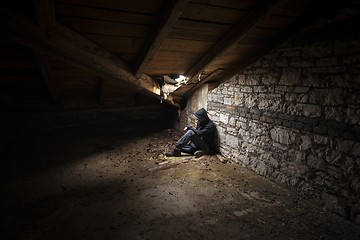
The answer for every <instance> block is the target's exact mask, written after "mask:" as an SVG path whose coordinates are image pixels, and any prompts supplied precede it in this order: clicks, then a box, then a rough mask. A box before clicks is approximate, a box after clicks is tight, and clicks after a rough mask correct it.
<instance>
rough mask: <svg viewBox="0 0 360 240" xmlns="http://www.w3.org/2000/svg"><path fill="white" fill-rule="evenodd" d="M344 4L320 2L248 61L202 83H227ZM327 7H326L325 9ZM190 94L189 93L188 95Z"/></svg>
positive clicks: (323, 0)
mask: <svg viewBox="0 0 360 240" xmlns="http://www.w3.org/2000/svg"><path fill="white" fill-rule="evenodd" d="M343 4H344V2H341V1H340V2H336V1H335V2H333V1H332V2H328V1H326V0H322V1H319V2H318V4H317V6H316V7H315V8H314V9H313V10H312V11H311V12H310V13H308V14H307V15H305V16H303V17H302V18H301V19H300V20H299V21H298V22H297V23H296V24H294V25H293V26H292V27H291V28H288V29H285V30H282V31H281V32H280V33H278V34H277V37H276V38H275V39H273V40H271V41H270V42H268V43H267V44H266V46H264V48H262V49H261V50H259V51H257V52H256V53H254V54H253V55H252V56H251V57H249V58H248V59H245V61H243V62H241V63H240V64H238V65H237V66H236V67H234V68H233V69H231V70H228V71H226V72H223V73H222V74H219V75H217V76H214V77H211V78H209V79H205V81H204V82H203V83H202V84H204V83H206V82H209V81H212V82H218V83H221V82H223V81H226V80H227V79H229V78H231V77H232V76H234V75H236V74H237V73H239V72H240V71H242V70H243V69H244V68H245V67H246V66H249V65H250V64H252V63H254V62H255V61H257V60H258V59H259V58H260V57H262V56H264V55H265V54H267V53H269V52H270V51H271V50H272V49H275V48H276V47H278V46H280V45H281V44H283V43H284V42H285V41H286V40H287V39H289V38H290V37H291V36H293V35H294V34H295V33H297V32H300V31H301V30H303V29H305V28H306V27H308V26H309V25H311V24H312V23H314V22H315V21H316V20H318V19H321V18H323V17H325V16H326V14H329V13H332V12H334V11H337V10H339V9H341V8H342V6H343ZM324 6H326V7H324ZM187 94H188V93H187Z"/></svg>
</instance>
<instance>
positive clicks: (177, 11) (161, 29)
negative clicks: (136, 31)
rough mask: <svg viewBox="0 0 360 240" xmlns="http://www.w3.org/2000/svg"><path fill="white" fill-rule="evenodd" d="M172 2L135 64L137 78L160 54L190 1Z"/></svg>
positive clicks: (178, 0)
mask: <svg viewBox="0 0 360 240" xmlns="http://www.w3.org/2000/svg"><path fill="white" fill-rule="evenodd" d="M172 2H173V4H172V5H171V7H170V9H169V11H168V12H167V13H166V14H164V15H163V16H164V17H163V19H162V21H161V22H160V23H159V24H158V26H157V27H156V28H154V29H153V31H151V32H150V34H149V37H148V41H147V42H146V43H145V44H144V48H143V49H142V51H141V54H140V55H139V57H138V58H137V60H136V62H135V70H134V73H135V76H136V77H140V76H141V74H142V73H143V72H144V71H145V69H146V67H147V65H148V64H149V63H150V61H151V60H152V59H153V57H154V56H155V54H156V53H157V52H158V50H159V49H160V47H161V45H162V44H163V42H164V41H165V38H166V37H167V36H168V34H169V32H170V31H171V30H172V27H173V26H174V24H175V23H176V22H177V20H178V19H179V17H180V15H181V13H182V12H183V10H184V8H185V7H186V5H187V4H188V2H189V0H176V1H172Z"/></svg>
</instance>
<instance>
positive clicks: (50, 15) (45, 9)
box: [33, 0, 63, 107]
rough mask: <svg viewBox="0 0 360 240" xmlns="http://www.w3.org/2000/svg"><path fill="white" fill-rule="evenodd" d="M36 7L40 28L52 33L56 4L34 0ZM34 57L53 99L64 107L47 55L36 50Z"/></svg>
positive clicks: (59, 105)
mask: <svg viewBox="0 0 360 240" xmlns="http://www.w3.org/2000/svg"><path fill="white" fill-rule="evenodd" d="M33 2H34V7H35V13H36V18H37V22H38V24H39V26H40V27H42V28H43V29H45V30H46V31H52V30H53V29H54V27H55V25H56V18H55V11H54V4H53V1H52V0H44V1H37V0H34V1H33ZM33 52H34V55H35V57H36V60H37V62H38V66H39V69H40V72H41V75H42V77H43V79H44V81H45V83H46V86H47V87H48V89H49V91H50V95H51V98H52V100H53V102H54V103H55V105H56V106H57V107H62V105H63V101H62V98H61V96H60V92H59V89H58V87H57V84H56V81H55V79H54V76H53V75H52V73H51V69H50V66H49V63H48V61H47V59H46V57H45V55H44V54H43V53H41V52H39V51H36V50H34V51H33Z"/></svg>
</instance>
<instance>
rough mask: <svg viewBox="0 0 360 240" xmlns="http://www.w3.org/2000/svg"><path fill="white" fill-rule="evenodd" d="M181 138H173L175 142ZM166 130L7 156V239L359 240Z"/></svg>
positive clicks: (337, 222) (59, 138)
mask: <svg viewBox="0 0 360 240" xmlns="http://www.w3.org/2000/svg"><path fill="white" fill-rule="evenodd" d="M174 136H175V137H174ZM175 139H176V134H175V135H174V134H172V133H171V132H169V131H163V132H160V133H153V134H151V133H148V134H139V133H135V132H122V131H121V130H118V129H116V128H115V127H112V128H110V127H109V128H91V129H87V128H83V129H69V130H67V131H64V130H61V131H57V132H54V133H52V134H51V135H42V136H39V137H38V138H36V139H34V140H31V141H29V139H22V141H19V142H18V144H17V145H14V146H13V147H10V148H9V149H8V151H7V152H6V153H4V154H2V155H1V158H2V160H1V162H2V168H1V180H2V181H1V182H2V184H1V202H0V204H1V205H0V206H1V231H0V239H46V240H49V239H55V240H56V239H79V240H81V239H360V226H359V225H355V224H353V223H351V222H348V221H346V220H344V219H342V218H341V217H339V216H337V215H334V214H331V213H329V212H326V211H324V210H322V209H321V208H318V207H316V206H315V205H313V204H311V203H309V202H307V201H305V200H303V199H302V198H301V197H300V196H299V195H297V194H296V193H294V192H291V191H289V190H287V189H285V188H283V187H281V186H279V185H277V184H274V183H272V182H271V181H268V180H266V179H264V178H262V177H260V176H258V175H256V174H255V173H253V172H251V171H249V170H247V169H245V168H243V167H240V166H239V165H237V164H234V163H231V162H227V163H221V162H220V161H219V160H218V159H217V158H216V157H215V156H206V157H201V158H200V159H194V158H189V157H188V156H184V157H180V158H170V159H166V162H164V161H165V160H164V159H162V158H161V157H159V155H161V154H162V153H163V152H164V151H166V150H167V149H168V148H169V147H170V146H171V145H172V144H173V143H174V141H175Z"/></svg>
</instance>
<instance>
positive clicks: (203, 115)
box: [195, 108, 209, 121]
mask: <svg viewBox="0 0 360 240" xmlns="http://www.w3.org/2000/svg"><path fill="white" fill-rule="evenodd" d="M195 116H196V117H197V119H199V120H200V121H207V120H209V117H208V115H207V112H206V110H205V109H204V108H200V109H199V110H198V111H196V112H195Z"/></svg>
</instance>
